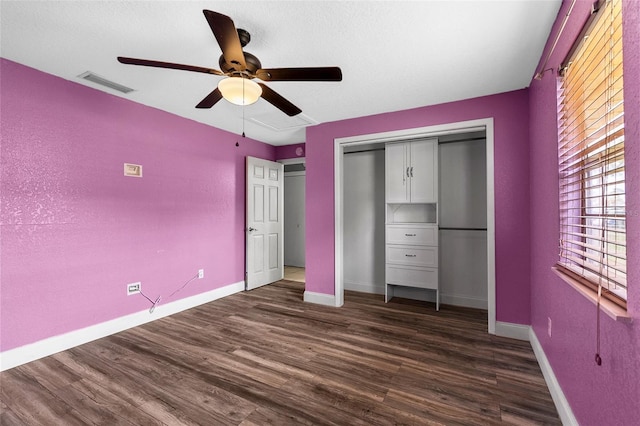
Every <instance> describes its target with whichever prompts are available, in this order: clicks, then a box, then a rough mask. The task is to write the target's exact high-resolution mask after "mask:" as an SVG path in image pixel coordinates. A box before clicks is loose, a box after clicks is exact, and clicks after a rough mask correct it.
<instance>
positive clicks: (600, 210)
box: [557, 0, 627, 308]
mask: <svg viewBox="0 0 640 426" xmlns="http://www.w3.org/2000/svg"><path fill="white" fill-rule="evenodd" d="M596 8H597V9H598V10H597V12H595V13H594V14H592V17H591V19H590V20H589V22H587V24H586V25H585V29H584V30H583V33H582V35H581V36H580V38H579V40H578V41H577V42H576V45H574V48H573V49H572V50H571V52H570V54H569V56H568V58H567V60H566V61H565V63H564V64H563V65H562V67H561V73H560V79H559V83H560V87H559V98H558V99H559V112H558V125H559V127H558V129H559V137H558V157H559V173H560V175H559V178H560V259H559V261H558V265H557V266H558V267H559V269H560V270H561V271H562V272H564V273H566V274H568V275H571V276H572V277H573V278H574V279H576V280H577V281H579V282H580V283H582V284H584V285H586V286H588V287H590V288H592V289H593V290H594V291H598V290H601V291H602V296H603V297H606V298H608V299H610V300H612V301H614V302H616V303H617V304H618V305H620V306H622V307H624V308H626V299H627V274H626V271H627V268H626V263H627V261H626V220H625V169H624V101H623V90H622V89H623V84H622V13H621V8H622V5H621V0H606V1H600V2H599V4H598V5H597V6H596V7H595V8H594V9H596Z"/></svg>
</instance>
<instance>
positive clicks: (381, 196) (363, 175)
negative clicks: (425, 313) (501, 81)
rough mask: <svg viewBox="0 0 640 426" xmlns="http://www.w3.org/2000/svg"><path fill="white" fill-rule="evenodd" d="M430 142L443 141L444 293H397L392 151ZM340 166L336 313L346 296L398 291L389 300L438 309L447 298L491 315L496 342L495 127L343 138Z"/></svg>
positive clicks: (489, 123)
mask: <svg viewBox="0 0 640 426" xmlns="http://www.w3.org/2000/svg"><path fill="white" fill-rule="evenodd" d="M425 139H430V140H432V141H433V140H437V159H436V160H435V161H437V167H436V169H437V177H436V179H437V193H438V196H437V220H436V222H435V223H437V229H438V231H437V233H438V242H439V244H438V245H439V247H438V248H437V251H438V252H439V256H438V258H439V259H438V261H437V264H436V266H435V267H436V268H437V269H438V270H439V272H438V273H439V279H438V282H439V290H437V291H436V292H430V291H424V289H423V288H412V287H411V286H407V287H405V286H404V285H400V286H396V285H394V286H390V285H389V284H388V283H387V278H386V275H385V261H386V257H387V255H386V254H385V224H387V225H388V222H387V221H388V220H389V219H388V214H389V210H387V209H388V208H392V209H393V208H396V206H395V205H393V204H392V205H390V204H389V199H387V200H385V167H388V166H386V165H385V164H386V162H385V146H389V145H388V144H390V143H394V144H395V143H411V142H412V141H420V140H425ZM334 160H335V305H336V306H341V305H342V303H343V301H344V290H345V289H346V290H354V291H361V292H368V293H377V294H383V295H384V294H385V293H386V291H387V293H388V292H389V287H393V291H392V292H391V296H389V295H388V294H387V298H389V299H390V298H391V297H392V296H395V297H407V298H412V299H419V300H426V301H432V302H436V301H437V300H438V299H437V296H438V295H439V296H440V300H441V303H443V304H450V305H457V306H469V307H475V308H480V309H486V310H487V312H488V330H489V333H491V334H495V322H496V321H495V225H494V196H493V119H491V118H489V119H482V120H473V121H467V122H459V123H450V124H445V125H437V126H428V127H422V128H414V129H405V130H401V131H393V132H385V133H377V134H368V135H359V136H354V137H348V138H339V139H336V140H335V141H334ZM387 164H388V161H387ZM416 172H417V170H416ZM394 202H395V201H394ZM407 206H408V207H409V208H412V205H411V204H407V205H405V207H403V208H406V207H407ZM431 220H432V219H431V218H430V219H429V221H431ZM411 221H413V222H415V220H414V219H411ZM419 222H420V221H419ZM394 226H395V227H398V226H397V225H394ZM387 227H388V226H387ZM409 269H411V267H409Z"/></svg>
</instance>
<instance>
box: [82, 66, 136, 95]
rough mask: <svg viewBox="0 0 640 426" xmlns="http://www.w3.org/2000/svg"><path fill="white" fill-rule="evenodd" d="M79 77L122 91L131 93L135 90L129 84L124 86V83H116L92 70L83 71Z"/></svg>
mask: <svg viewBox="0 0 640 426" xmlns="http://www.w3.org/2000/svg"><path fill="white" fill-rule="evenodd" d="M78 77H80V78H81V79H83V80H88V81H90V82H92V83H96V84H99V85H101V86H104V87H108V88H109V89H113V90H117V91H118V92H121V93H129V92H133V89H131V88H130V87H127V86H123V85H122V84H118V83H114V82H113V81H110V80H107V79H106V78H104V77H100V76H99V75H98V74H95V73H93V72H91V71H87V72H83V73H82V74H80V75H79V76H78Z"/></svg>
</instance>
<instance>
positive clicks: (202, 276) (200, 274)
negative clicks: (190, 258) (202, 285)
mask: <svg viewBox="0 0 640 426" xmlns="http://www.w3.org/2000/svg"><path fill="white" fill-rule="evenodd" d="M200 278H204V269H199V270H198V279H200Z"/></svg>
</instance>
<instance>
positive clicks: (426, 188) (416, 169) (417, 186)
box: [385, 139, 438, 203]
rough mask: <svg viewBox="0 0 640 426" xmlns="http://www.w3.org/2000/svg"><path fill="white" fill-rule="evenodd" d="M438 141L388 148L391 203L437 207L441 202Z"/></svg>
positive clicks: (387, 185) (404, 143) (386, 191)
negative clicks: (426, 204)
mask: <svg viewBox="0 0 640 426" xmlns="http://www.w3.org/2000/svg"><path fill="white" fill-rule="evenodd" d="M437 150H438V141H437V139H427V140H421V141H415V142H398V143H390V144H387V145H386V146H385V160H386V162H385V175H386V176H385V177H386V179H385V193H386V199H387V203H436V202H437V201H438V200H437V198H438V192H437V188H438V170H437V167H435V165H436V164H437V158H438V157H437Z"/></svg>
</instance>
